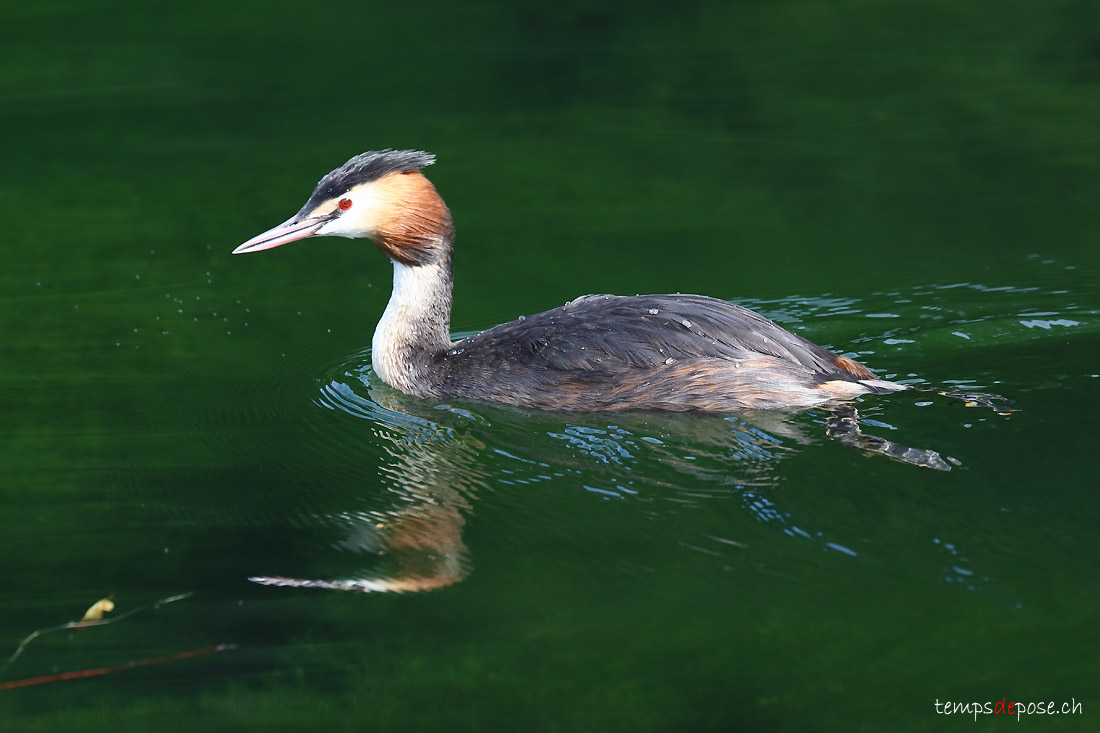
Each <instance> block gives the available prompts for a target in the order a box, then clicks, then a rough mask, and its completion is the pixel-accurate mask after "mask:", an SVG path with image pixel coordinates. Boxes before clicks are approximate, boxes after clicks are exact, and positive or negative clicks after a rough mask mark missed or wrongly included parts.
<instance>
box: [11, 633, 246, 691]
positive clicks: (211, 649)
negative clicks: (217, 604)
mask: <svg viewBox="0 0 1100 733" xmlns="http://www.w3.org/2000/svg"><path fill="white" fill-rule="evenodd" d="M236 648H237V645H236V644H216V645H214V646H208V647H204V648H202V649H191V650H189V651H186V652H177V653H175V654H164V655H161V656H159V657H148V658H146V659H135V660H133V661H130V662H125V663H123V664H116V665H114V666H111V667H96V668H95V669H80V670H77V671H75V672H58V673H57V674H47V675H43V676H42V677H28V678H27V679H25V680H12V681H11V682H0V690H13V689H15V688H17V687H30V686H31V685H44V684H46V683H47V682H60V681H61V680H74V679H80V678H82V677H98V676H100V675H105V674H111V673H113V672H125V671H126V670H128V669H133V668H135V667H148V666H149V665H152V664H164V663H165V662H173V661H175V660H177V659H188V658H190V657H198V656H202V655H203V654H215V653H217V652H226V651H229V650H231V649H236Z"/></svg>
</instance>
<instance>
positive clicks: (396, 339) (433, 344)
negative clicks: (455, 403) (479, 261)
mask: <svg viewBox="0 0 1100 733" xmlns="http://www.w3.org/2000/svg"><path fill="white" fill-rule="evenodd" d="M451 286H452V278H451V257H450V252H446V254H445V255H444V256H442V257H440V258H439V259H438V260H437V261H435V262H432V263H431V264H426V265H403V264H401V263H400V262H397V261H394V263H393V294H392V295H390V302H389V304H388V305H387V306H386V312H385V313H383V314H382V320H380V321H379V322H378V327H377V328H376V329H375V331H374V339H373V341H372V346H371V364H372V366H373V367H374V371H375V373H377V374H378V376H380V377H381V378H382V379H383V381H385V382H386V384H389V385H390V386H391V387H394V388H395V389H398V390H400V391H402V392H405V393H406V394H412V395H418V396H422V397H426V396H430V395H431V393H432V386H433V382H432V380H431V379H430V375H429V372H430V370H431V366H432V363H433V359H434V358H435V357H436V356H438V355H439V354H440V352H443V351H446V350H447V349H448V348H450V345H451V335H450V324H451Z"/></svg>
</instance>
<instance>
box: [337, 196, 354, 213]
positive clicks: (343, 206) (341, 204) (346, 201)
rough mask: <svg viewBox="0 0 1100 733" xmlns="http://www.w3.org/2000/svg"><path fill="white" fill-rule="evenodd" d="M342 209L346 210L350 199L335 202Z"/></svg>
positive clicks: (349, 205)
mask: <svg viewBox="0 0 1100 733" xmlns="http://www.w3.org/2000/svg"><path fill="white" fill-rule="evenodd" d="M336 205H337V206H339V207H340V209H341V210H342V211H347V210H348V209H350V208H351V199H340V203H338V204H336Z"/></svg>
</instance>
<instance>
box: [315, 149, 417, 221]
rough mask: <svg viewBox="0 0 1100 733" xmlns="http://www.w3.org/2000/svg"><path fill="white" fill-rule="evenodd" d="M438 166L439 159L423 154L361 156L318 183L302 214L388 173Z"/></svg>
mask: <svg viewBox="0 0 1100 733" xmlns="http://www.w3.org/2000/svg"><path fill="white" fill-rule="evenodd" d="M434 162H435V156H434V155H432V154H431V153H425V152H424V151H422V150H389V149H387V150H375V151H372V152H369V153H361V154H359V155H356V156H355V157H354V158H352V159H351V160H349V161H348V162H347V163H344V164H343V165H342V166H340V167H339V168H337V169H336V170H334V171H332V172H331V173H329V174H327V175H325V176H324V177H323V178H322V179H321V180H320V181H318V182H317V188H315V189H313V194H312V195H311V196H310V197H309V201H306V204H305V206H303V207H302V211H301V212H299V213H304V212H308V211H312V210H313V209H315V208H317V206H318V204H320V203H321V202H322V201H327V200H328V199H331V198H335V197H336V196H339V195H341V194H344V193H347V192H348V191H349V190H351V189H352V188H354V187H355V186H358V185H359V184H361V183H367V182H369V181H376V180H378V179H379V178H381V177H382V176H384V175H386V174H387V173H404V172H405V171H416V170H420V169H421V168H425V167H427V166H429V165H431V164H432V163H434Z"/></svg>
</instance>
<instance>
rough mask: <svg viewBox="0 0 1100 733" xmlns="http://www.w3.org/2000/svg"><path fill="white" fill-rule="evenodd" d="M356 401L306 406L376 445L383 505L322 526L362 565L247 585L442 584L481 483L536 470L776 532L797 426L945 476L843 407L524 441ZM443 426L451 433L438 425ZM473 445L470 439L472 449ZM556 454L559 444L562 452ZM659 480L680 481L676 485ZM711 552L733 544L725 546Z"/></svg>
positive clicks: (918, 452)
mask: <svg viewBox="0 0 1100 733" xmlns="http://www.w3.org/2000/svg"><path fill="white" fill-rule="evenodd" d="M355 381H358V380H355ZM353 383H354V382H353ZM357 389H358V390H361V389H362V384H355V386H349V385H348V384H346V383H344V382H342V381H339V380H334V381H332V382H331V383H329V384H327V385H324V387H323V388H322V390H321V399H320V400H319V404H321V405H322V406H324V407H328V408H330V409H335V410H339V411H341V412H344V413H346V414H349V415H351V416H353V417H355V418H358V419H360V420H363V421H365V422H367V423H368V424H369V425H371V426H372V430H371V432H372V434H373V435H375V436H377V437H378V438H381V439H382V440H383V441H385V442H384V446H385V448H384V451H385V455H386V457H387V460H384V461H383V464H382V465H381V466H380V467H379V469H378V472H379V474H380V476H381V478H382V480H383V484H384V486H385V487H386V493H385V495H384V496H383V497H382V498H383V499H384V501H385V503H386V504H387V505H386V506H384V507H381V508H377V509H373V510H370V511H348V512H339V513H330V514H327V515H325V516H324V517H323V519H324V522H325V524H327V525H329V526H331V527H332V529H333V530H334V531H335V532H339V533H340V535H341V536H340V538H339V539H338V540H336V541H334V542H333V545H332V546H333V548H334V549H337V550H340V551H341V552H351V553H363V554H370V555H373V556H374V558H375V559H374V560H373V562H372V563H371V564H370V565H369V567H368V568H365V569H364V570H362V571H361V572H358V571H357V572H354V573H352V574H351V575H350V576H349V577H335V578H328V579H324V578H300V577H283V576H268V575H264V576H255V577H252V578H250V580H252V581H254V582H257V583H261V584H264V585H275V586H290V587H300V588H322V589H331V590H350V591H362V592H396V593H403V592H414V591H427V590H434V589H437V588H442V587H445V586H449V585H452V584H454V583H457V582H459V581H461V580H463V579H464V578H465V577H467V576H468V575H469V573H470V571H471V563H470V556H469V551H468V550H467V547H466V545H465V543H464V542H463V529H464V527H465V523H466V517H467V516H469V515H470V514H472V512H473V511H474V505H475V504H476V503H477V496H478V492H479V490H483V489H485V488H486V487H488V486H489V485H490V484H492V485H494V489H495V490H499V489H500V488H508V486H507V485H508V484H525V483H534V482H536V481H537V480H538V479H537V478H536V474H542V477H543V478H548V476H547V475H546V474H547V472H549V473H552V474H554V475H556V476H565V475H566V473H569V474H571V475H583V476H585V477H586V478H587V479H591V480H592V481H591V482H592V483H598V481H596V480H595V479H598V478H600V477H601V476H603V477H604V478H606V477H607V476H609V475H610V476H614V475H616V469H620V472H619V473H618V475H620V476H624V475H625V476H631V477H644V478H643V479H642V481H641V483H642V485H640V486H638V485H635V488H633V489H630V493H636V492H647V493H650V494H652V495H659V496H662V497H664V498H665V499H667V500H668V502H669V503H667V504H666V505H665V506H667V507H669V510H670V511H672V510H673V509H672V508H673V507H675V510H676V511H679V510H682V509H683V508H684V507H685V505H702V504H705V503H706V502H708V501H713V500H715V499H716V498H719V497H722V498H726V497H729V496H731V495H740V496H741V497H742V498H743V503H744V505H745V507H746V508H747V509H748V510H749V511H751V512H752V513H753V515H754V516H756V518H757V519H759V520H762V521H768V522H779V523H780V524H782V525H789V524H792V521H791V518H790V517H789V516H788V515H787V514H785V513H784V512H782V511H781V510H779V509H778V508H777V507H776V506H775V504H774V502H773V501H771V500H768V501H765V502H764V504H766V505H767V507H768V509H767V511H766V512H764V513H763V514H761V513H760V511H759V507H760V506H761V501H762V497H763V496H764V494H763V492H766V491H767V490H768V489H769V488H771V487H773V486H775V485H776V484H777V483H778V482H779V474H778V468H779V462H780V460H781V459H783V458H785V457H788V456H790V455H792V454H794V453H796V452H797V451H798V446H800V445H807V444H810V443H813V442H815V441H817V440H818V439H819V438H818V437H817V436H819V435H820V434H821V433H817V434H816V435H815V434H814V433H812V432H811V430H810V426H814V425H816V426H820V425H821V422H822V421H823V422H824V423H825V426H824V430H823V432H824V434H825V435H827V436H828V437H830V438H833V439H835V440H838V441H839V442H841V443H843V444H846V445H849V446H851V447H854V448H856V449H858V450H861V451H863V452H867V453H872V454H882V455H886V456H888V457H890V458H893V459H895V460H898V461H900V462H903V463H908V464H913V465H918V466H926V467H930V468H937V469H944V470H950V464H949V463H947V461H945V460H944V459H943V458H941V457H940V456H939V454H937V453H935V452H934V451H930V450H924V449H916V448H911V447H908V446H904V445H901V444H898V443H895V442H891V441H887V440H885V439H882V438H878V437H876V436H870V435H866V434H864V433H862V431H861V429H860V427H859V422H858V417H857V416H856V415H855V408H854V407H853V406H850V405H845V406H842V407H841V408H839V409H835V410H832V411H826V412H825V417H824V418H823V420H822V419H815V420H807V419H806V418H805V416H800V414H799V413H791V412H777V411H757V412H742V413H739V414H737V415H736V416H726V417H720V416H714V415H682V414H681V415H670V414H668V413H621V414H616V415H609V414H606V413H604V414H594V415H588V416H583V415H576V414H571V415H568V422H564V421H563V422H560V423H557V422H555V421H551V422H552V424H555V425H556V428H555V429H552V430H547V431H545V432H542V433H534V434H532V432H530V431H529V421H530V415H529V414H528V413H527V411H524V410H517V409H514V408H507V407H503V408H502V407H498V406H490V405H478V406H476V407H475V408H473V409H477V410H479V411H481V414H475V413H473V412H469V411H467V410H465V409H463V408H462V407H455V406H452V405H446V404H444V405H439V404H434V403H428V402H425V401H423V400H420V399H418V398H415V397H409V396H407V395H404V394H401V393H400V392H398V391H396V390H394V389H392V388H389V387H388V386H385V385H381V384H375V385H373V386H371V387H370V389H369V397H368V396H364V395H361V394H359V392H358V391H357ZM484 415H489V416H490V417H489V418H485V417H483V416H484ZM448 418H453V421H452V422H453V423H454V424H455V425H460V424H461V425H462V426H463V428H462V429H461V430H460V429H457V428H450V427H447V426H446V425H445V424H444V423H445V422H447V421H448ZM490 419H491V421H492V423H493V424H492V425H490V424H488V421H489V420H490ZM540 425H542V426H545V425H546V422H545V421H544V422H542V423H540ZM479 433H484V435H483V436H482V437H484V438H485V441H483V440H481V439H480V438H479V437H478V434H479ZM487 441H492V443H493V449H492V451H491V452H492V454H494V457H499V456H509V457H511V458H516V459H517V463H519V464H520V465H526V466H529V467H531V475H530V476H529V477H527V479H524V478H523V477H521V476H518V475H516V472H515V471H512V470H508V471H500V470H497V469H496V468H495V466H494V463H493V461H492V460H489V456H488V455H486V452H487V451H486V442H487ZM563 442H564V443H566V444H568V445H567V446H566V447H565V448H564V449H563V445H562V444H563ZM656 464H659V465H660V467H661V475H663V476H665V477H667V478H665V479H664V480H662V479H659V478H656V477H655V475H654V474H656V473H657V471H653V470H646V468H647V467H649V466H650V465H652V466H655V465H656ZM509 465H511V464H509ZM635 469H637V470H635ZM670 470H671V471H672V472H673V473H674V474H678V475H681V476H684V477H686V478H687V479H688V480H686V481H680V480H676V479H675V476H674V475H670V474H669V471H670ZM622 471H626V473H625V474H624V473H622ZM505 473H507V474H508V475H507V477H505V475H504V474H505ZM528 479H529V480H528ZM609 480H610V481H611V482H612V483H611V484H609V485H610V486H611V487H612V488H611V489H607V490H606V491H607V493H615V492H614V490H613V489H614V488H615V487H624V484H623V483H618V484H616V483H614V482H615V481H616V479H615V478H610V479H609ZM497 484H499V485H500V486H497ZM517 488H519V489H522V488H523V487H522V486H519V487H517ZM586 488H589V489H590V490H591V487H586ZM624 490H625V487H624ZM600 491H604V490H600ZM649 510H650V511H652V510H653V507H652V506H650V508H649ZM712 539H718V538H712ZM721 541H722V542H724V543H725V544H727V545H733V546H739V545H740V543H739V542H738V541H737V540H736V539H735V538H727V539H722V540H721Z"/></svg>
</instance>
